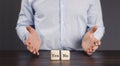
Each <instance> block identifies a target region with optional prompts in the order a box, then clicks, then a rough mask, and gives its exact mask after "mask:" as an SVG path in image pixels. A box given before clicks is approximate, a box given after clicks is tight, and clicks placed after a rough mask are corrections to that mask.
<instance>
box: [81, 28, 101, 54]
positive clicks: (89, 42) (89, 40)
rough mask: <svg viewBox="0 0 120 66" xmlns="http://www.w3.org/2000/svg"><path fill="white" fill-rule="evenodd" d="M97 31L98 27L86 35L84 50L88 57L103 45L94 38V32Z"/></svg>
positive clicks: (83, 41) (83, 44)
mask: <svg viewBox="0 0 120 66" xmlns="http://www.w3.org/2000/svg"><path fill="white" fill-rule="evenodd" d="M96 30H97V26H94V27H93V28H92V29H91V30H89V31H88V32H87V33H86V34H85V35H84V37H83V40H82V48H83V50H84V51H85V52H86V53H87V54H88V55H92V53H93V52H95V51H96V50H97V49H98V46H99V45H100V44H101V41H100V40H97V39H96V38H95V37H94V32H95V31H96Z"/></svg>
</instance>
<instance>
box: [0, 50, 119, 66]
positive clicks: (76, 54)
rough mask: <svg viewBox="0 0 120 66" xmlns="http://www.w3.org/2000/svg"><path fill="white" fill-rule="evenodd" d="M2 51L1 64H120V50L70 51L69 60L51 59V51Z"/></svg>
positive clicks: (51, 65) (100, 65)
mask: <svg viewBox="0 0 120 66" xmlns="http://www.w3.org/2000/svg"><path fill="white" fill-rule="evenodd" d="M39 52H40V55H39V56H34V55H32V54H31V53H29V52H28V51H0V66H120V51H97V52H95V53H94V54H93V55H92V56H88V55H86V54H85V53H84V52H83V51H70V52H71V53H70V54H71V58H70V60H69V61H51V60H50V51H39Z"/></svg>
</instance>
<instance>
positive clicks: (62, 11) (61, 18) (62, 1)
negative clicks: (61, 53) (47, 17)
mask: <svg viewBox="0 0 120 66" xmlns="http://www.w3.org/2000/svg"><path fill="white" fill-rule="evenodd" d="M59 1H60V26H61V27H60V30H61V39H60V40H61V43H60V44H61V48H62V49H64V46H63V45H64V35H65V34H64V33H65V27H64V23H65V22H64V15H65V14H64V7H65V6H64V0H59Z"/></svg>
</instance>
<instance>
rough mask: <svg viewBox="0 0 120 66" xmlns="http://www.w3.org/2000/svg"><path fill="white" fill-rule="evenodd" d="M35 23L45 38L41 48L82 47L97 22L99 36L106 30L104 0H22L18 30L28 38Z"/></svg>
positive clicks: (96, 35) (22, 36) (18, 32)
mask: <svg viewBox="0 0 120 66" xmlns="http://www.w3.org/2000/svg"><path fill="white" fill-rule="evenodd" d="M27 25H31V26H34V28H35V30H36V31H37V33H38V34H39V37H40V38H41V41H42V44H41V47H40V49H41V50H51V49H67V50H80V49H81V40H82V38H83V36H84V35H85V33H86V32H87V31H88V30H90V29H91V28H92V27H93V26H95V25H97V26H98V29H97V31H96V32H95V33H94V36H95V37H96V38H97V39H99V40H100V39H101V38H102V36H103V34H104V25H103V19H102V11H101V4H100V0H22V4H21V11H20V14H19V18H18V22H17V26H16V30H17V34H18V36H19V37H20V39H21V40H22V41H23V42H24V41H25V39H26V37H28V34H29V32H28V31H27V30H26V26H27Z"/></svg>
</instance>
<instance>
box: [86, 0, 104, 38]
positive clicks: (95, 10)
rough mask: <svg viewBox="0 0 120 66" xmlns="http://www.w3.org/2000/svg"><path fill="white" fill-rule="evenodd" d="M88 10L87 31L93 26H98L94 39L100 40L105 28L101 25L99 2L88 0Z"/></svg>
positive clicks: (97, 0) (98, 0)
mask: <svg viewBox="0 0 120 66" xmlns="http://www.w3.org/2000/svg"><path fill="white" fill-rule="evenodd" d="M89 1H90V4H89V9H88V24H87V26H88V30H90V29H91V28H92V27H93V26H95V25H96V26H98V29H97V31H96V32H95V33H94V36H95V38H96V39H99V40H100V39H101V38H102V36H103V34H104V32H105V27H104V24H103V17H102V10H101V4H100V0H89Z"/></svg>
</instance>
